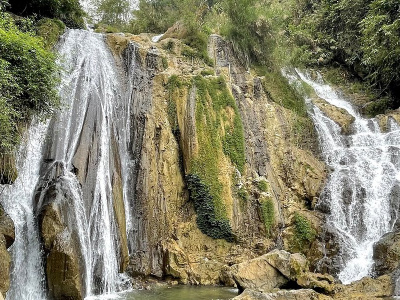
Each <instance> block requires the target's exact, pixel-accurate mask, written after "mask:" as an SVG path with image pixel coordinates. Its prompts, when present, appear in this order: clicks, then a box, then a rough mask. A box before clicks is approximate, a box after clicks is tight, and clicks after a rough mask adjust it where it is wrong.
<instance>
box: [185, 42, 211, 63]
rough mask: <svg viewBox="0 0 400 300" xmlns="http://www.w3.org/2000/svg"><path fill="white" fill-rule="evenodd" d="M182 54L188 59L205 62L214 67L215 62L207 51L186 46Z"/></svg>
mask: <svg viewBox="0 0 400 300" xmlns="http://www.w3.org/2000/svg"><path fill="white" fill-rule="evenodd" d="M181 54H182V55H183V56H185V57H187V58H191V59H200V60H203V61H204V63H205V64H207V65H208V66H210V67H212V66H213V65H214V62H213V60H212V59H211V58H210V57H209V56H208V54H207V52H206V51H199V50H198V49H195V48H192V47H189V46H187V45H184V46H183V48H182V51H181Z"/></svg>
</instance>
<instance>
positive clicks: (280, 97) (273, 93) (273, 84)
mask: <svg viewBox="0 0 400 300" xmlns="http://www.w3.org/2000/svg"><path fill="white" fill-rule="evenodd" d="M256 71H257V73H258V74H259V75H262V76H264V79H263V87H264V90H265V92H266V93H267V95H268V96H269V98H270V99H271V100H272V101H274V102H275V103H278V104H279V105H282V106H283V107H285V108H287V109H290V110H291V111H293V112H294V113H295V114H297V115H298V116H300V117H308V114H307V106H306V103H305V101H304V98H303V97H302V96H301V95H300V94H299V93H298V92H297V91H296V90H295V89H294V88H293V87H292V86H291V85H290V84H289V83H288V81H287V79H286V78H285V77H283V75H282V74H281V73H280V72H279V71H274V70H272V71H268V70H267V69H265V68H263V67H256Z"/></svg>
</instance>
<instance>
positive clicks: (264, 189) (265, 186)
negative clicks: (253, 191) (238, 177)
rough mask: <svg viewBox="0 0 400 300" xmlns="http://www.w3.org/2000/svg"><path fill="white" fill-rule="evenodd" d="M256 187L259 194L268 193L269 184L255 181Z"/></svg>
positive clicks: (263, 181)
mask: <svg viewBox="0 0 400 300" xmlns="http://www.w3.org/2000/svg"><path fill="white" fill-rule="evenodd" d="M257 187H258V189H259V190H260V191H261V192H268V190H269V184H268V182H267V181H265V180H260V181H257Z"/></svg>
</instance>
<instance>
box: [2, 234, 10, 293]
mask: <svg viewBox="0 0 400 300" xmlns="http://www.w3.org/2000/svg"><path fill="white" fill-rule="evenodd" d="M10 265H11V256H10V254H9V253H8V251H7V248H6V242H5V239H4V237H3V235H0V293H4V294H5V293H6V292H7V291H8V289H9V288H10Z"/></svg>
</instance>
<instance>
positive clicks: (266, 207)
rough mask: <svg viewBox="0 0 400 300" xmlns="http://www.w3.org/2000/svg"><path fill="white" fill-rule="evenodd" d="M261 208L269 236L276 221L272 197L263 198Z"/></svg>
mask: <svg viewBox="0 0 400 300" xmlns="http://www.w3.org/2000/svg"><path fill="white" fill-rule="evenodd" d="M261 210H262V216H263V221H264V226H265V230H266V233H267V237H269V236H271V234H272V227H273V226H274V222H275V212H274V203H273V202H272V199H271V198H266V199H262V200H261Z"/></svg>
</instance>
